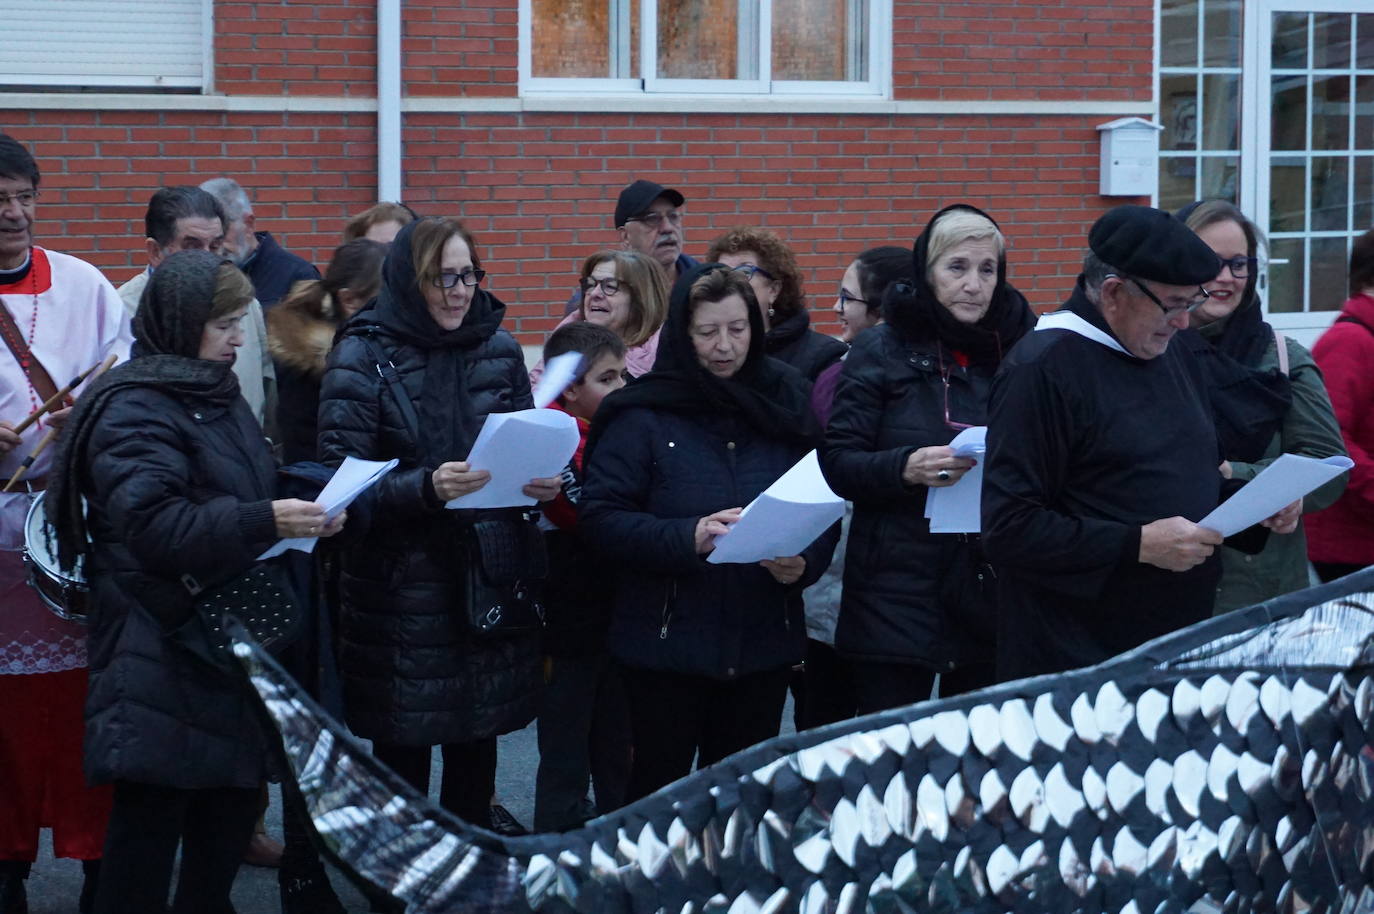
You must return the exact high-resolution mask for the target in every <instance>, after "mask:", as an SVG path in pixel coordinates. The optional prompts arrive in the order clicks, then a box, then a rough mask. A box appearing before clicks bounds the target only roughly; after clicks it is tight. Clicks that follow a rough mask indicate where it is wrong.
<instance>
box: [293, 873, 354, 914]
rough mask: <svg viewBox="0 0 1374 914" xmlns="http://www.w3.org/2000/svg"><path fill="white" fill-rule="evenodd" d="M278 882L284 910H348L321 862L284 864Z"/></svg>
mask: <svg viewBox="0 0 1374 914" xmlns="http://www.w3.org/2000/svg"><path fill="white" fill-rule="evenodd" d="M277 886H278V888H280V889H281V910H282V914H347V909H346V908H345V907H344V906H343V902H341V901H339V896H338V895H336V894H334V886H332V885H330V883H329V876H328V875H327V874H326V873H325V871H324V867H323V866H320V865H319V864H318V863H316V864H315V865H314V866H313V867H296V866H292V865H291V864H289V863H287V864H285V865H283V866H282V868H281V870H280V871H278V873H277Z"/></svg>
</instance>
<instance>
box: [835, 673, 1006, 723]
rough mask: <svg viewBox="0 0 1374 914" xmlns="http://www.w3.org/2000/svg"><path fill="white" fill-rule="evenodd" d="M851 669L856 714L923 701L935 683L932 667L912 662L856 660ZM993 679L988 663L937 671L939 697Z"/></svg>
mask: <svg viewBox="0 0 1374 914" xmlns="http://www.w3.org/2000/svg"><path fill="white" fill-rule="evenodd" d="M853 669H854V692H855V696H856V697H857V699H858V704H859V713H860V714H872V713H874V712H876V711H887V710H889V709H891V708H900V707H902V706H903V705H911V704H915V703H916V702H918V701H926V700H928V699H929V698H930V695H931V690H932V689H933V688H934V687H935V671H934V670H931V669H927V668H926V667H923V666H916V665H914V664H906V663H873V662H870V661H866V660H856V661H853ZM996 681H997V676H996V669H995V667H994V666H993V664H991V663H986V664H971V665H969V666H962V667H959V668H958V669H956V670H950V671H948V672H944V673H941V674H940V693H939V697H940V698H948V697H949V696H951V695H962V694H963V693H965V692H972V691H973V690H975V689H981V688H983V687H984V686H989V685H992V684H993V683H994V682H996Z"/></svg>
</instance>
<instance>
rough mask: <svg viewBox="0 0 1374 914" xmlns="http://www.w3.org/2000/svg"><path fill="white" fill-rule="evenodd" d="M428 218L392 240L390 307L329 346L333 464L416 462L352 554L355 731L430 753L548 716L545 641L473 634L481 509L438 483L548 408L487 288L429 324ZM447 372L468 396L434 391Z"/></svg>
mask: <svg viewBox="0 0 1374 914" xmlns="http://www.w3.org/2000/svg"><path fill="white" fill-rule="evenodd" d="M416 224H417V223H412V224H411V225H409V226H406V227H405V228H404V229H402V230H401V234H399V235H398V236H397V237H396V240H395V241H394V242H393V243H392V247H391V250H390V252H388V255H387V259H386V263H385V264H384V266H383V269H382V273H383V283H384V284H383V288H382V292H381V295H380V296H379V298H378V301H377V305H376V307H375V308H369V309H366V310H364V311H361V312H359V313H358V314H356V315H355V316H354V317H353V318H352V319H351V320H350V321H349V323H348V324H346V325H345V328H344V334H343V337H342V339H340V340H339V343H338V344H337V345H336V346H335V347H334V350H333V351H332V352H331V353H330V356H329V363H328V365H329V367H328V369H327V370H326V372H325V376H324V382H323V385H322V388H321V393H320V416H319V428H320V440H319V451H320V459H321V460H322V461H323V462H325V463H329V464H337V463H339V462H341V461H342V460H343V459H344V458H345V457H348V456H353V457H361V458H364V459H368V460H388V459H391V458H393V457H394V458H398V459H399V460H400V461H401V462H400V465H399V466H398V467H396V469H395V470H393V471H392V472H391V473H390V474H389V475H387V476H386V477H385V478H384V479H383V480H382V481H381V482H380V483H379V484H378V485H377V486H376V487H375V489H374V490H373V491H374V493H375V494H374V496H373V500H372V501H371V502H370V503H369V507H370V508H371V511H372V523H371V527H370V529H369V531H368V533H367V535H366V537H365V538H364V539H363V540H362V541H361V542H360V543H359V544H358V545H356V546H353V547H351V548H350V549H349V550H348V551H347V553H346V554H345V560H344V567H343V577H342V586H341V590H342V599H343V606H342V610H341V613H340V624H339V637H340V657H339V661H340V667H341V672H342V674H343V686H344V706H345V709H346V717H347V720H348V723H349V726H350V727H351V728H352V729H353V731H354V732H355V733H357V734H358V735H359V736H363V737H367V738H369V739H374V740H379V741H382V742H386V743H393V744H400V745H416V746H420V745H435V744H438V743H450V742H469V741H473V740H478V739H483V738H485V737H489V736H495V735H498V734H501V733H507V732H509V731H511V730H518V729H520V728H521V727H523V726H525V725H526V724H528V723H529V722H530V720H532V719H533V717H534V713H535V706H536V701H537V698H538V690H539V687H540V683H541V676H540V658H539V638H538V636H537V635H528V636H521V637H509V638H503V639H499V640H484V641H477V640H475V639H474V638H473V637H472V636H471V635H470V634H469V633H468V631H467V627H466V624H465V623H464V621H463V618H462V616H463V614H462V611H461V597H460V596H459V590H458V584H459V582H460V580H461V569H460V568H458V567H456V564H455V559H454V555H455V552H456V549H457V546H458V543H459V537H460V536H461V534H462V532H463V529H464V527H465V525H467V524H470V523H471V522H472V521H473V519H474V512H470V511H450V510H447V509H446V508H445V507H444V505H443V502H442V501H440V500H439V499H438V497H437V496H436V495H435V492H434V486H433V482H432V480H431V476H432V474H433V472H434V470H435V469H437V468H438V466H439V465H440V464H441V463H444V462H445V461H450V460H462V459H463V458H465V457H466V456H467V453H468V451H469V450H470V449H471V447H472V442H473V440H474V438H475V437H476V432H477V430H478V429H480V427H481V424H482V422H483V421H484V420H485V419H486V416H487V415H488V414H489V413H498V412H510V411H513V410H518V409H527V408H529V407H531V406H532V405H533V402H532V400H531V398H530V384H529V375H528V374H527V373H526V371H525V363H524V358H523V354H522V352H521V350H520V346H519V345H518V344H517V343H516V342H515V339H514V338H513V337H511V335H510V334H509V333H507V332H505V331H504V330H501V329H500V325H501V320H502V318H503V317H504V315H505V306H504V305H502V304H501V302H500V301H498V300H497V299H496V298H495V297H494V296H491V295H489V294H487V293H486V292H484V291H482V290H480V289H478V290H475V292H476V294H475V295H474V297H473V301H472V304H471V306H470V309H469V311H468V314H467V315H466V317H465V318H464V321H463V325H462V326H461V327H460V328H459V329H458V330H456V331H452V332H450V333H447V334H446V333H445V332H443V331H442V330H440V328H439V327H438V326H437V325H435V324H434V322H433V320H432V319H431V318H429V316H428V313H427V312H426V310H425V304H424V299H423V297H422V296H421V293H420V291H419V287H418V285H417V281H416V277H415V271H414V269H413V267H412V266H411V255H410V250H411V247H410V237H411V234H412V233H413V230H414V226H415V225H416ZM425 322H428V325H429V326H428V328H426V327H425ZM426 331H427V332H426ZM370 347H375V348H376V349H377V350H380V351H381V352H382V353H384V354H385V357H386V358H388V359H390V361H391V362H392V364H394V365H395V366H396V370H397V372H398V374H399V376H400V384H401V387H402V388H403V389H404V393H405V395H406V396H407V397H409V398H410V401H411V402H412V404H413V405H414V408H415V410H416V412H417V413H418V414H419V417H420V421H421V423H422V424H423V425H424V429H423V430H422V434H421V435H420V436H419V437H420V439H421V440H419V441H417V440H416V436H415V435H413V434H412V433H411V431H410V430H409V429H408V428H407V423H406V421H405V419H404V417H403V415H402V413H401V411H400V408H399V406H398V405H397V400H396V399H395V396H394V395H393V393H392V392H391V391H390V390H389V389H388V387H387V385H386V383H385V382H384V381H383V380H382V378H381V377H380V376H379V374H378V371H377V361H376V359H375V357H374V355H373V348H370ZM443 360H451V361H449V363H448V364H444V363H443ZM436 371H443V372H444V373H445V375H446V376H447V377H449V378H452V379H453V381H452V383H453V389H450V390H447V391H443V390H440V391H437V392H434V393H433V394H431V395H430V396H428V397H427V396H426V382H427V381H432V380H433V379H432V378H431V377H430V376H431V375H433V374H434V373H435V372H436ZM445 383H446V384H447V383H449V382H445ZM435 394H437V396H436V395H435ZM445 394H446V395H447V396H446V397H445ZM436 402H437V403H440V404H441V406H442V405H443V404H445V403H446V410H444V411H443V412H438V411H436V410H435V407H434V405H433V404H435V403H436ZM440 426H443V427H446V428H448V429H451V430H452V432H451V434H452V436H453V437H452V438H451V441H450V443H446V444H443V445H439V444H436V443H434V441H435V439H436V438H437V436H438V433H437V432H436V429H438V428H440Z"/></svg>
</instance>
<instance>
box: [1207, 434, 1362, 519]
mask: <svg viewBox="0 0 1374 914" xmlns="http://www.w3.org/2000/svg"><path fill="white" fill-rule="evenodd" d="M1354 465H1355V463H1354V461H1352V460H1351V459H1350V458H1349V457H1327V458H1326V459H1325V460H1318V459H1316V458H1315V457H1300V456H1298V455H1297V454H1280V455H1279V458H1278V459H1277V460H1275V461H1274V462H1273V463H1271V464H1269V466H1267V467H1265V468H1264V469H1263V470H1262V471H1261V472H1260V474H1259V475H1258V476H1256V477H1255V478H1254V479H1252V480H1250V481H1249V482H1247V483H1246V484H1245V486H1244V487H1243V488H1241V490H1240V491H1239V492H1237V493H1236V494H1235V495H1232V496H1231V497H1230V498H1229V499H1227V500H1226V502H1225V503H1223V504H1221V505H1219V506H1218V507H1217V509H1216V510H1215V511H1213V512H1212V513H1211V514H1208V515H1207V516H1206V517H1204V518H1203V519H1202V520H1200V521H1198V526H1200V527H1206V528H1207V529H1209V530H1215V531H1217V532H1218V533H1220V534H1221V535H1222V536H1234V535H1235V534H1237V533H1239V532H1240V531H1242V530H1244V529H1245V528H1246V527H1251V526H1254V525H1255V524H1257V523H1259V522H1260V521H1262V520H1264V519H1265V518H1266V517H1272V516H1273V515H1274V514H1276V513H1278V511H1279V509H1281V508H1283V507H1284V506H1285V505H1288V504H1292V503H1293V502H1295V501H1297V500H1298V499H1299V498H1301V497H1302V496H1304V495H1306V494H1307V493H1308V492H1311V491H1312V490H1313V489H1315V488H1317V487H1318V486H1320V485H1322V484H1323V483H1325V482H1328V481H1330V480H1332V479H1335V478H1336V477H1337V476H1339V475H1340V474H1341V473H1344V472H1345V471H1346V470H1348V469H1350V468H1351V467H1353V466H1354Z"/></svg>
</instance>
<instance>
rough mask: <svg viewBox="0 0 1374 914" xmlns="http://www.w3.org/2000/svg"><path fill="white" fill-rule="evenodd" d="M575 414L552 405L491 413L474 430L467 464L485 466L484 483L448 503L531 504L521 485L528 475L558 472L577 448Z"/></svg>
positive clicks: (460, 505) (475, 505)
mask: <svg viewBox="0 0 1374 914" xmlns="http://www.w3.org/2000/svg"><path fill="white" fill-rule="evenodd" d="M579 438H580V435H579V434H578V431H577V420H576V419H574V418H573V417H572V416H570V415H568V414H567V413H565V412H562V411H560V410H556V409H522V410H519V411H518V412H513V413H492V414H491V415H489V416H487V421H486V422H485V423H483V425H482V430H481V431H480V432H478V433H477V440H476V441H475V442H473V445H472V451H471V452H470V453H469V454H468V460H467V462H468V466H469V467H470V468H471V469H474V470H486V471H487V472H489V473H491V479H490V480H489V481H488V482H487V484H486V485H484V486H482V488H480V489H478V490H477V491H476V492H471V493H469V494H467V495H460V496H459V497H458V498H455V499H453V500H452V501H450V502H449V503H448V507H450V508H515V507H524V506H526V505H532V504H534V499H533V498H530V497H529V496H528V495H526V494H525V493H524V492H522V491H520V490H521V489H522V488H524V487H525V486H526V485H527V484H528V483H529V481H530V480H531V479H540V478H544V477H549V476H557V475H559V474H560V473H562V472H563V468H564V467H566V466H567V465H568V461H569V460H571V459H572V455H573V454H574V453H576V452H577V442H578V439H579Z"/></svg>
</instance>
